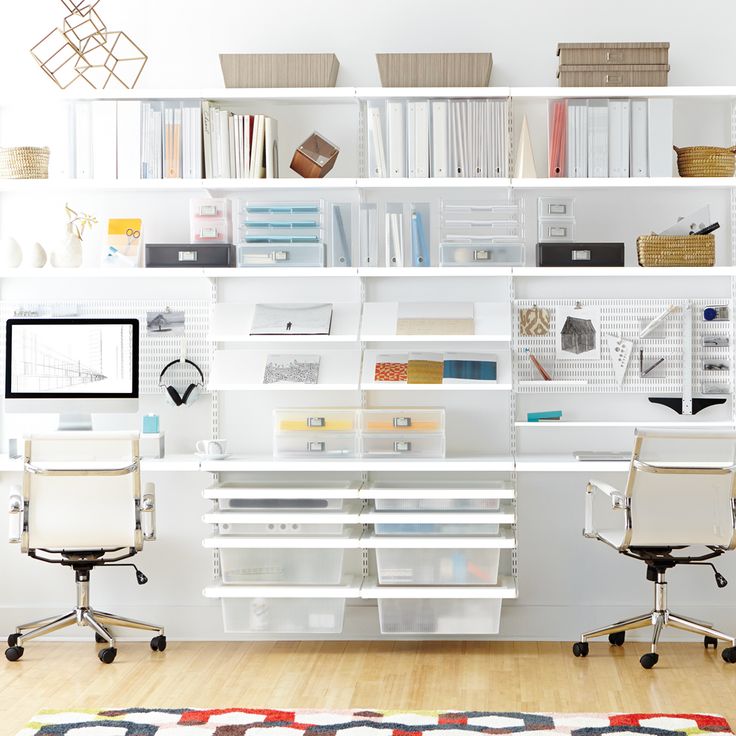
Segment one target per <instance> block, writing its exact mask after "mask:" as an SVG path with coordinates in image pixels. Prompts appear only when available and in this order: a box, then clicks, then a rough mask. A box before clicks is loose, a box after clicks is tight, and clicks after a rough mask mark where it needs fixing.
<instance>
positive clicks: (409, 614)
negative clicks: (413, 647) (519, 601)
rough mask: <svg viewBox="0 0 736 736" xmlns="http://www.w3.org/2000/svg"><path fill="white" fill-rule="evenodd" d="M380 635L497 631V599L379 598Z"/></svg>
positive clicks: (499, 608) (489, 632)
mask: <svg viewBox="0 0 736 736" xmlns="http://www.w3.org/2000/svg"><path fill="white" fill-rule="evenodd" d="M378 618H379V620H380V623H381V633H382V634H448V635H449V634H468V635H469V634H497V633H498V627H499V622H500V620H501V600H500V599H498V598H379V599H378Z"/></svg>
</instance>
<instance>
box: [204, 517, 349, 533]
mask: <svg viewBox="0 0 736 736" xmlns="http://www.w3.org/2000/svg"><path fill="white" fill-rule="evenodd" d="M318 518H320V519H322V522H321V523H318V524H301V523H299V524H297V523H286V522H264V523H252V524H231V523H228V522H223V523H220V524H218V525H217V532H218V534H223V535H225V536H228V537H229V536H239V537H267V536H271V535H281V536H285V537H294V536H302V537H318V536H319V537H323V536H338V535H340V534H343V533H344V530H345V525H344V524H328V523H324V517H322V516H319V517H318Z"/></svg>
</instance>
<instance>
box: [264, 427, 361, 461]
mask: <svg viewBox="0 0 736 736" xmlns="http://www.w3.org/2000/svg"><path fill="white" fill-rule="evenodd" d="M273 454H274V456H275V457H314V458H324V457H356V456H357V455H358V435H357V434H355V433H352V434H339V433H336V432H334V433H333V432H291V433H289V434H277V435H274V438H273Z"/></svg>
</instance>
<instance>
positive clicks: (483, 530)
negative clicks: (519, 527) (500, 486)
mask: <svg viewBox="0 0 736 736" xmlns="http://www.w3.org/2000/svg"><path fill="white" fill-rule="evenodd" d="M374 528H375V530H376V534H377V535H378V536H379V537H383V536H439V537H443V536H444V537H463V536H465V537H487V536H494V535H496V534H498V524H406V523H404V524H381V523H380V522H379V523H376V524H375V527H374Z"/></svg>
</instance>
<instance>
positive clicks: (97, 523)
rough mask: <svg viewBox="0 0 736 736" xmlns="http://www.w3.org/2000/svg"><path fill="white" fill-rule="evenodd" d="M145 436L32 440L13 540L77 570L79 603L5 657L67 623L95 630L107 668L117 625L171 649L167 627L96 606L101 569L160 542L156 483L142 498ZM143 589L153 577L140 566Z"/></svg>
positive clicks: (14, 643) (16, 639)
mask: <svg viewBox="0 0 736 736" xmlns="http://www.w3.org/2000/svg"><path fill="white" fill-rule="evenodd" d="M138 445H139V442H138V435H137V434H136V433H134V432H106V433H101V432H58V433H55V434H47V435H35V436H32V437H31V438H30V439H28V440H26V442H25V450H24V456H25V457H24V466H23V495H22V497H21V496H19V495H17V492H16V493H15V494H13V495H11V499H10V541H11V542H16V543H20V545H21V551H22V552H23V553H25V554H27V555H28V556H29V557H32V558H34V559H37V560H41V561H42V562H51V563H56V564H60V565H64V566H66V567H71V568H72V570H74V575H75V580H76V583H77V604H76V606H75V608H74V609H73V610H72V611H71V612H69V613H67V614H65V615H63V616H60V617H59V616H52V617H49V618H46V619H43V620H41V621H33V622H31V623H27V624H23V625H21V626H18V627H17V628H16V630H15V633H14V634H11V635H10V636H9V637H8V649H7V650H6V652H5V656H6V657H7V658H8V659H9V660H10V661H11V662H14V661H16V660H18V659H20V658H21V657H22V656H23V651H24V645H25V643H26V642H27V641H29V640H31V639H35V638H36V637H38V636H41V635H43V634H50V633H51V632H54V631H58V630H59V629H63V628H66V627H68V626H74V625H75V624H76V625H78V626H88V627H89V628H91V629H92V630H93V631H94V632H95V639H96V640H97V642H98V643H106V645H107V646H106V647H105V648H104V649H102V650H100V652H99V653H98V656H99V658H100V660H101V661H102V662H104V663H105V664H110V663H111V662H112V661H113V660H114V659H115V655H116V654H117V649H116V648H115V639H114V638H113V636H112V634H111V633H110V630H109V627H110V626H123V627H130V628H135V629H143V630H145V631H155V632H157V636H155V637H154V638H153V639H151V648H152V649H153V650H154V651H160V652H162V651H164V649H166V637H165V635H164V630H163V628H162V627H161V626H154V625H152V624H146V623H143V622H142V621H135V620H133V619H128V618H123V617H121V616H115V615H114V614H111V613H104V612H102V611H96V610H94V609H93V608H90V605H89V578H90V573H91V571H92V569H93V568H94V567H98V566H99V567H101V566H104V565H111V564H114V563H116V562H120V561H121V560H125V559H128V558H130V557H133V555H135V554H136V553H138V552H140V551H141V550H142V549H143V542H144V540H145V541H149V540H153V539H155V538H156V531H155V516H154V514H155V496H154V487H153V484H152V483H151V484H147V485H146V492H145V494H144V495H143V497H141V478H140V454H139V446H138ZM125 566H130V567H134V568H135V571H136V577H137V580H138V583H139V584H141V585H142V584H143V583H145V582H146V581H147V580H146V576H145V575H144V574H143V573H142V572H140V571H139V570H138V568H137V567H135V565H132V564H130V563H128V564H127V565H125Z"/></svg>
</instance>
